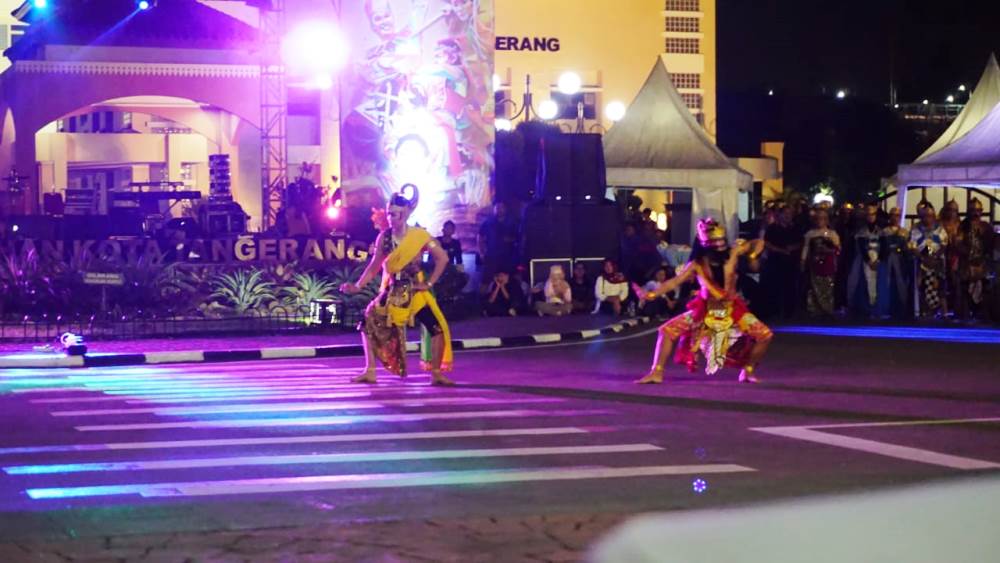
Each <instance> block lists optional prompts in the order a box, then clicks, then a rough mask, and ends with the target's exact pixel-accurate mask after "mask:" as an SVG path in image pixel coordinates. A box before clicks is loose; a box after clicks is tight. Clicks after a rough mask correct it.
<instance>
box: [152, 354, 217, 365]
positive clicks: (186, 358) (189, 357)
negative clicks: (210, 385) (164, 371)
mask: <svg viewBox="0 0 1000 563" xmlns="http://www.w3.org/2000/svg"><path fill="white" fill-rule="evenodd" d="M144 355H145V356H146V363H147V364H162V363H175V364H176V363H183V362H202V361H204V360H205V354H204V353H203V352H201V351H188V352H185V351H180V352H146V353H145V354H144Z"/></svg>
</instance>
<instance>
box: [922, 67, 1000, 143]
mask: <svg viewBox="0 0 1000 563" xmlns="http://www.w3.org/2000/svg"><path fill="white" fill-rule="evenodd" d="M998 103H1000V66H998V65H997V58H996V56H995V55H993V54H992V53H991V54H990V60H988V61H987V62H986V70H984V71H983V75H982V77H980V79H979V83H978V84H976V88H975V89H974V90H973V91H972V93H971V95H970V96H969V101H968V103H966V104H965V107H964V108H962V112H961V113H959V114H958V117H956V118H955V121H953V122H952V123H951V125H950V126H949V127H948V129H946V130H945V132H944V133H943V134H942V135H941V136H940V137H938V140H936V141H934V144H933V145H931V146H930V147H929V148H928V149H927V150H925V151H924V153H923V154H922V155H920V156H919V157H917V160H916V162H920V161H922V160H924V159H925V158H927V157H929V156H931V155H932V154H934V153H936V152H938V151H940V150H941V149H943V148H945V147H947V146H948V145H950V144H952V143H954V142H955V141H957V140H958V139H960V138H962V136H964V135H965V134H966V133H968V132H969V131H972V129H974V128H975V127H976V125H978V124H979V122H980V121H982V120H983V118H984V117H986V115H987V114H989V113H990V112H991V111H992V110H993V108H994V107H995V106H996V105H997V104H998Z"/></svg>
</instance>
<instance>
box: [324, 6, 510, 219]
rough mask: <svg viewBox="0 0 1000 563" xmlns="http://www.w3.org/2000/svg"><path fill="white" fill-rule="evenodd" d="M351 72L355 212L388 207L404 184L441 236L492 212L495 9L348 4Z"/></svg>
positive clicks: (346, 101)
mask: <svg viewBox="0 0 1000 563" xmlns="http://www.w3.org/2000/svg"><path fill="white" fill-rule="evenodd" d="M343 10H344V12H343V15H342V16H343V17H342V23H343V28H344V30H345V32H346V33H347V34H348V41H349V44H350V45H351V52H352V55H351V58H352V64H351V65H350V69H349V70H348V72H346V73H345V74H344V76H343V79H342V81H341V104H340V107H341V112H342V115H341V118H342V121H341V123H342V124H343V129H342V130H341V147H342V149H341V150H342V154H341V166H342V173H343V177H344V184H343V185H344V187H345V188H346V190H345V191H346V192H347V195H348V202H349V203H350V204H355V205H381V204H382V203H383V202H384V201H385V198H386V197H387V196H388V195H389V194H391V193H392V192H393V191H394V190H398V189H399V187H400V186H402V185H403V184H406V183H412V184H416V185H417V186H418V187H419V189H420V204H419V205H418V207H417V211H416V213H415V215H414V218H415V220H416V221H417V222H419V223H420V224H421V225H422V226H424V227H427V228H429V229H431V232H432V233H433V234H435V235H436V234H438V231H439V229H440V226H441V224H442V223H443V222H444V221H445V220H446V219H453V220H455V221H456V222H458V223H466V222H468V221H472V220H473V219H472V217H473V216H474V214H475V212H476V210H478V209H479V208H481V207H482V206H486V205H489V202H490V173H491V170H492V167H493V158H492V146H493V139H494V130H493V116H494V108H493V92H492V78H493V47H494V31H493V0H357V1H352V2H345V3H344V4H343Z"/></svg>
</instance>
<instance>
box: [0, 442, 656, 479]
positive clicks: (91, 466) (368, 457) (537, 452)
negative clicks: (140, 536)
mask: <svg viewBox="0 0 1000 563" xmlns="http://www.w3.org/2000/svg"><path fill="white" fill-rule="evenodd" d="M662 450H663V448H661V447H659V446H654V445H652V444H611V445H599V446H551V447H528V448H492V449H466V450H410V451H395V452H357V453H334V454H305V455H257V456H237V457H219V458H195V459H170V460H146V461H122V462H100V463H61V464H49V465H14V466H9V467H4V468H3V470H4V471H5V472H6V473H7V474H8V475H41V474H53V473H84V472H91V471H146V470H162V469H209V468H219V467H237V466H259V465H302V464H315V463H361V462H373V461H411V460H423V459H470V458H488V457H530V456H552V455H586V454H616V453H636V452H652V451H662Z"/></svg>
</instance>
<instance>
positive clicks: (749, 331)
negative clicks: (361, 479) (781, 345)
mask: <svg viewBox="0 0 1000 563" xmlns="http://www.w3.org/2000/svg"><path fill="white" fill-rule="evenodd" d="M740 330H742V331H743V333H744V334H746V335H748V336H749V337H750V338H752V339H753V348H751V349H750V357H749V358H748V359H747V363H746V365H745V366H743V370H741V371H740V379H739V380H740V382H741V383H759V382H760V380H759V379H757V376H756V375H754V372H755V371H756V369H757V364H759V363H760V361H761V359H763V357H764V354H766V353H767V349H768V347H769V346H771V340H773V339H774V333H773V332H771V329H770V328H768V327H767V325H765V324H764V323H762V322H760V320H758V319H757V317H755V316H753V315H752V314H750V313H747V314H746V315H743V318H742V319H740Z"/></svg>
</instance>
